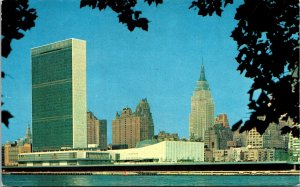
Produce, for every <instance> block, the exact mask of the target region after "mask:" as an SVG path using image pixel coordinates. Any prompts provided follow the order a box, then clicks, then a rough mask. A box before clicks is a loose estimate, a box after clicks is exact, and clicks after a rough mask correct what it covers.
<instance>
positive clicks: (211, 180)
mask: <svg viewBox="0 0 300 187" xmlns="http://www.w3.org/2000/svg"><path fill="white" fill-rule="evenodd" d="M2 180H3V184H4V185H7V186H295V185H297V184H298V183H300V182H299V176H175V175H173V176H166V175H165V176H138V175H134V176H128V175H127V176H117V175H3V176H2Z"/></svg>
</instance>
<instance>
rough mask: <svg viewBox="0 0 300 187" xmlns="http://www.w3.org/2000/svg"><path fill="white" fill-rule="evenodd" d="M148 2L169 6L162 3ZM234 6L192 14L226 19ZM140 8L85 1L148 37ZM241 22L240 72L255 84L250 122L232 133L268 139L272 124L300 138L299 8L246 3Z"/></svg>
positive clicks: (114, 0) (214, 2)
mask: <svg viewBox="0 0 300 187" xmlns="http://www.w3.org/2000/svg"><path fill="white" fill-rule="evenodd" d="M144 2H147V3H148V4H149V5H151V4H152V3H154V2H155V3H156V5H158V4H162V3H163V1H162V0H145V1H144ZM232 3H233V0H197V1H192V2H191V6H190V7H189V9H196V10H198V15H201V16H207V15H209V16H212V15H213V14H214V13H216V14H217V15H218V16H221V15H222V12H223V7H226V6H227V4H232ZM136 4H137V1H135V0H132V1H130V0H94V1H93V0H81V3H80V7H81V8H82V7H85V6H89V7H92V8H93V9H94V8H96V7H98V8H99V10H100V11H101V10H104V9H105V8H106V7H107V6H108V7H110V8H111V9H112V10H113V11H114V12H116V13H117V14H118V17H119V22H121V23H123V24H127V27H128V29H129V30H130V31H133V30H134V28H135V27H139V28H142V29H143V30H146V31H147V30H148V22H149V21H148V19H147V18H139V15H140V14H141V11H134V7H135V5H136ZM136 15H137V16H136ZM235 19H236V20H238V25H237V27H236V28H235V29H234V31H233V32H232V35H231V37H232V38H233V39H234V40H235V41H236V42H237V45H238V47H237V48H238V50H239V54H238V56H237V57H236V61H237V62H238V63H239V66H238V69H237V70H238V71H240V73H241V74H244V76H245V77H247V78H250V79H253V81H254V83H253V84H252V86H251V88H250V90H249V92H248V93H249V96H250V97H249V104H248V107H249V109H250V110H251V114H250V117H249V119H248V120H246V121H245V122H243V121H242V120H240V121H238V122H237V123H236V124H234V125H233V127H232V130H237V129H240V130H239V131H240V132H243V131H246V130H251V129H252V128H254V127H255V128H256V129H257V131H258V132H259V133H261V134H263V133H264V131H265V130H266V128H267V127H268V126H269V124H270V123H272V122H274V123H277V124H278V122H279V120H283V121H288V120H291V121H292V123H293V124H292V126H285V127H284V128H282V129H281V131H282V134H286V133H289V132H291V133H292V134H293V136H294V137H299V127H297V126H296V125H297V124H299V116H298V115H299V78H298V75H299V68H298V63H299V61H298V59H299V46H298V45H299V43H298V40H299V27H298V25H299V24H298V22H299V2H298V1H297V0H263V1H262V0H259V1H253V0H245V1H244V3H243V4H241V5H240V7H239V8H238V9H237V13H236V15H235ZM256 94H258V95H259V96H258V97H256V96H255V95H256ZM242 124H243V126H242V127H241V128H239V127H240V126H241V125H242Z"/></svg>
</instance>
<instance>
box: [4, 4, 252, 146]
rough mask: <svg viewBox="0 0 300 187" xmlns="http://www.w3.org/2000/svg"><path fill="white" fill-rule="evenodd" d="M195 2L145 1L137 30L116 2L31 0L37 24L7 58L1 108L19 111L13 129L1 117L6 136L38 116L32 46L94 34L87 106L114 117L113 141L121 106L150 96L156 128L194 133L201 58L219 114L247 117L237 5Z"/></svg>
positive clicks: (247, 85) (100, 115)
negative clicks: (202, 12) (101, 5)
mask: <svg viewBox="0 0 300 187" xmlns="http://www.w3.org/2000/svg"><path fill="white" fill-rule="evenodd" d="M190 3H191V0H187V1H186V0H185V1H179V0H178V1H171V0H167V1H165V2H164V4H163V5H159V6H158V7H155V6H153V5H152V6H151V7H149V6H148V5H147V4H144V3H143V1H140V3H139V8H140V10H142V11H143V14H142V16H146V17H147V18H148V19H149V20H150V24H149V31H148V32H145V31H142V30H140V29H135V30H134V31H133V32H130V31H129V30H127V27H126V26H125V25H123V24H120V23H119V22H118V18H117V15H116V14H114V13H113V12H111V11H110V10H109V9H107V10H105V11H102V12H99V11H98V10H92V9H90V8H87V7H86V8H82V9H80V8H79V1H75V0H44V1H41V0H35V1H33V0H30V4H31V5H30V6H31V7H33V8H36V10H37V13H38V18H37V20H36V26H35V27H34V28H32V29H31V30H30V31H27V32H26V33H25V37H24V38H22V39H21V40H13V42H12V49H13V51H12V52H11V54H10V55H9V57H8V58H7V59H2V69H3V70H4V71H5V73H6V74H8V76H7V77H6V78H5V79H4V80H3V81H2V94H3V101H4V103H5V104H4V105H3V107H2V109H7V110H9V111H10V112H11V113H12V114H13V115H14V116H15V117H14V118H13V119H11V120H10V128H9V129H7V128H6V127H4V126H3V125H2V142H6V141H8V140H16V139H18V138H21V137H23V136H24V134H25V129H26V127H27V126H28V124H31V78H30V77H31V66H30V49H31V48H33V47H36V46H40V45H45V44H48V43H52V42H56V41H59V40H64V39H68V38H78V39H83V40H86V41H87V108H88V110H90V111H92V112H93V113H94V114H95V115H96V116H97V117H98V118H100V119H107V121H108V143H111V122H112V119H114V117H115V113H116V112H117V111H121V110H122V108H124V107H130V108H132V109H133V110H135V107H136V105H137V104H138V102H139V101H140V100H141V99H143V98H147V100H148V102H149V104H150V107H151V112H152V116H153V120H154V128H155V133H158V132H159V131H160V130H165V131H167V132H170V133H178V134H179V136H180V137H188V118H189V113H190V107H191V106H190V103H191V96H192V94H193V90H194V88H195V86H196V82H197V80H198V78H199V76H200V66H201V64H202V58H203V64H204V66H205V73H206V78H207V80H208V82H209V85H210V88H211V90H212V95H213V98H214V102H215V115H217V114H219V113H226V114H227V115H228V117H229V123H230V125H232V124H233V123H235V122H236V121H238V120H239V119H241V118H243V119H245V118H247V117H248V116H249V113H248V109H247V101H248V95H247V91H248V89H249V88H250V83H251V82H250V80H247V79H246V78H244V77H243V76H241V75H240V74H239V72H238V71H236V68H237V65H238V64H237V62H236V61H235V56H236V55H237V50H236V43H235V42H234V41H233V40H232V38H230V34H231V31H232V30H233V29H234V27H235V25H236V23H237V22H236V21H235V20H234V19H233V18H234V14H235V10H236V7H237V6H238V5H237V4H234V5H229V6H228V7H227V8H226V9H225V11H224V13H223V15H222V17H218V16H212V17H204V18H203V17H201V16H198V15H197V11H195V10H189V9H188V7H189V5H190ZM238 3H240V2H239V1H238Z"/></svg>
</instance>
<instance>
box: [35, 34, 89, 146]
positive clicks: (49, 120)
mask: <svg viewBox="0 0 300 187" xmlns="http://www.w3.org/2000/svg"><path fill="white" fill-rule="evenodd" d="M31 66H32V134H33V137H32V138H33V139H32V146H33V151H43V150H59V149H72V148H85V147H87V132H86V130H87V125H86V121H87V120H86V119H87V118H86V42H85V41H84V40H78V39H67V40H63V41H59V42H55V43H51V44H47V45H43V46H39V47H35V48H32V49H31Z"/></svg>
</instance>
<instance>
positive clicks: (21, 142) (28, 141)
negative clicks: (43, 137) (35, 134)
mask: <svg viewBox="0 0 300 187" xmlns="http://www.w3.org/2000/svg"><path fill="white" fill-rule="evenodd" d="M17 144H18V145H24V144H32V134H31V130H30V126H29V125H28V127H27V129H26V134H25V137H24V138H21V139H19V140H18V141H17Z"/></svg>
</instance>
